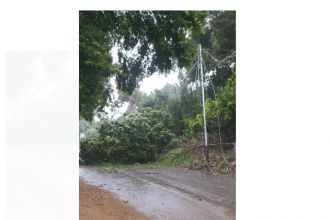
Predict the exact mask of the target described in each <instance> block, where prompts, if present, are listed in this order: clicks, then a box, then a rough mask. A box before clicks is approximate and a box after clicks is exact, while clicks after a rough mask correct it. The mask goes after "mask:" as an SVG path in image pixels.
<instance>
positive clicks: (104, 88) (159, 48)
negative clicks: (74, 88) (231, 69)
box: [79, 11, 208, 121]
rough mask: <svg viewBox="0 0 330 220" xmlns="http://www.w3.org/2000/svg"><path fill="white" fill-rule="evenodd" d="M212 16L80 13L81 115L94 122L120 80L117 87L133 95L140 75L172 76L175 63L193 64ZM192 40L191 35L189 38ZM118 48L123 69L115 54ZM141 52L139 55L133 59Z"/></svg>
mask: <svg viewBox="0 0 330 220" xmlns="http://www.w3.org/2000/svg"><path fill="white" fill-rule="evenodd" d="M207 14H208V12H201V11H189V12H185V11H80V12H79V115H80V116H81V117H83V118H84V119H85V120H87V121H92V119H93V116H94V110H96V111H97V112H104V107H106V106H108V105H109V103H110V102H111V100H112V98H111V95H112V93H113V88H111V85H110V83H109V78H110V77H113V76H115V77H116V80H117V81H118V85H117V86H118V88H119V89H120V90H121V91H123V92H127V93H129V94H131V93H132V91H133V90H134V89H135V88H136V87H137V83H138V81H139V79H141V77H145V76H147V75H151V74H153V73H154V72H156V71H159V72H161V73H166V72H169V71H170V69H171V68H172V63H173V61H174V60H175V59H177V60H179V63H180V66H185V65H187V66H189V65H191V62H192V59H193V57H194V56H195V50H196V48H197V44H196V43H195V42H194V41H193V40H192V37H194V36H197V35H198V34H200V33H202V32H203V31H204V30H203V27H204V26H205V18H206V16H207ZM187 34H188V35H189V36H190V37H188V38H187V37H186V35H187ZM115 45H116V46H118V47H119V51H118V56H119V65H115V64H113V62H112V60H113V59H112V56H111V54H110V50H111V48H112V47H113V46H115ZM134 48H136V49H137V50H138V56H137V57H134V58H132V57H128V56H127V55H126V54H128V52H129V51H132V50H133V49H134Z"/></svg>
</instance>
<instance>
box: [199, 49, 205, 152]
mask: <svg viewBox="0 0 330 220" xmlns="http://www.w3.org/2000/svg"><path fill="white" fill-rule="evenodd" d="M199 61H200V67H201V75H202V96H203V112H204V132H205V146H206V147H207V132H206V114H205V102H204V80H203V67H202V46H201V45H200V44H199Z"/></svg>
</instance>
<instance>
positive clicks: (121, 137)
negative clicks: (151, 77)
mask: <svg viewBox="0 0 330 220" xmlns="http://www.w3.org/2000/svg"><path fill="white" fill-rule="evenodd" d="M169 117H170V115H169V114H166V113H164V112H161V111H157V110H152V109H151V108H145V109H141V111H140V112H135V111H134V112H133V111H129V112H128V113H125V114H124V115H123V116H122V117H120V118H118V119H117V120H115V121H111V122H107V121H105V120H104V121H102V123H101V126H100V128H99V130H98V134H99V135H98V136H97V137H96V138H93V139H92V138H87V139H86V140H84V141H82V142H81V147H80V148H81V151H80V157H81V159H82V160H84V161H85V162H86V163H91V162H95V163H101V162H112V163H136V162H138V163H145V162H148V161H151V160H153V159H154V158H155V154H156V149H157V151H158V152H161V150H163V149H165V148H167V146H168V145H169V143H170V142H171V140H172V139H173V137H174V134H173V133H172V132H171V131H170V130H169V129H168V127H170V126H171V124H170V123H169V121H170V120H169ZM156 145H157V147H156Z"/></svg>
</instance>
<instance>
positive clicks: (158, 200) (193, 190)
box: [79, 166, 236, 220]
mask: <svg viewBox="0 0 330 220" xmlns="http://www.w3.org/2000/svg"><path fill="white" fill-rule="evenodd" d="M107 170H109V168H108V167H106V168H105V167H89V166H80V167H79V176H80V178H82V179H83V180H84V181H85V182H86V183H87V184H89V185H92V186H97V187H99V188H100V189H103V190H107V191H110V192H112V193H113V194H114V195H116V197H117V198H118V199H120V200H123V201H125V202H126V203H129V204H130V205H132V206H134V207H135V208H136V209H137V210H138V211H140V212H142V213H145V214H147V215H152V216H156V217H157V219H180V220H186V219H187V220H188V219H189V220H194V219H196V220H197V219H198V220H201V219H209V220H211V219H219V220H220V219H224V220H227V219H235V216H236V178H235V177H228V176H223V175H222V176H219V175H214V174H210V175H206V174H203V173H201V172H199V171H194V170H187V169H186V170H184V169H181V168H155V167H154V168H150V167H147V168H142V167H139V168H128V169H117V171H119V172H117V171H116V170H115V169H113V168H111V169H110V170H112V171H113V172H112V173H108V172H107Z"/></svg>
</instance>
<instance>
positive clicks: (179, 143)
mask: <svg viewBox="0 0 330 220" xmlns="http://www.w3.org/2000/svg"><path fill="white" fill-rule="evenodd" d="M182 143H183V142H182V141H181V140H180V139H173V140H172V142H171V144H170V145H171V146H176V147H178V146H180V145H182Z"/></svg>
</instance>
